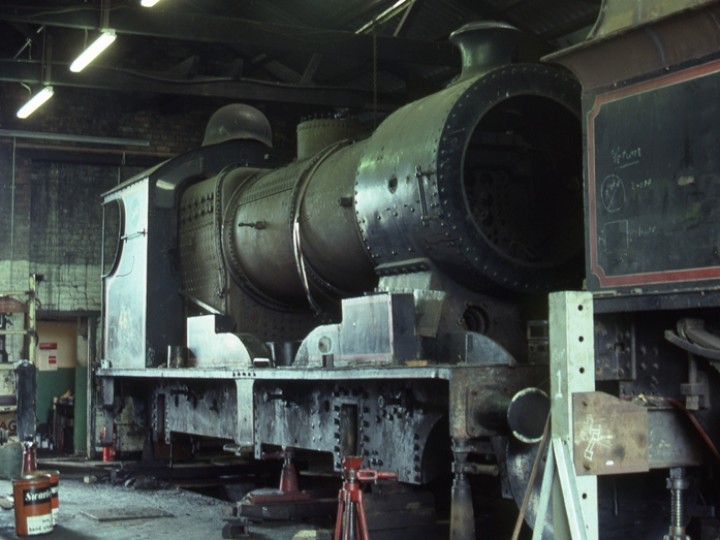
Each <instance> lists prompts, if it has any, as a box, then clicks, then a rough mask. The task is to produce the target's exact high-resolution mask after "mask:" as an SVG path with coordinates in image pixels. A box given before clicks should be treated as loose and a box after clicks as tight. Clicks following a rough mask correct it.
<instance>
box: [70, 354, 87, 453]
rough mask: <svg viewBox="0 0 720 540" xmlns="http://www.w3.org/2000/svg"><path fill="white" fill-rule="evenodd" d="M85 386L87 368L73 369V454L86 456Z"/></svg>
mask: <svg viewBox="0 0 720 540" xmlns="http://www.w3.org/2000/svg"><path fill="white" fill-rule="evenodd" d="M87 384H88V367H87V366H81V365H79V364H78V366H77V367H76V368H75V434H74V436H73V438H74V439H75V453H76V454H87V442H86V439H87V423H88V422H87Z"/></svg>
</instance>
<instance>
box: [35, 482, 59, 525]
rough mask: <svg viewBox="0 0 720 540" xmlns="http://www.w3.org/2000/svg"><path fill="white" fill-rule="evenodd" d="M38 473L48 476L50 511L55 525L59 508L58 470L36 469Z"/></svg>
mask: <svg viewBox="0 0 720 540" xmlns="http://www.w3.org/2000/svg"><path fill="white" fill-rule="evenodd" d="M37 472H38V473H39V474H47V475H49V476H50V495H51V498H50V510H51V513H52V524H53V526H54V525H57V522H58V512H59V510H60V497H59V495H60V471H37Z"/></svg>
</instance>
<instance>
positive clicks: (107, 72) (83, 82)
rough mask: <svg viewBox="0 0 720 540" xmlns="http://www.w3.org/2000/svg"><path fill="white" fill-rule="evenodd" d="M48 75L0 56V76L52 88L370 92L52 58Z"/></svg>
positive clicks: (342, 98)
mask: <svg viewBox="0 0 720 540" xmlns="http://www.w3.org/2000/svg"><path fill="white" fill-rule="evenodd" d="M53 67H56V69H53V70H52V75H51V76H50V77H49V78H47V79H45V80H44V81H41V77H40V72H41V70H40V64H39V63H38V62H35V61H16V60H0V81H5V82H22V83H25V84H40V83H41V82H43V83H45V84H51V85H53V86H55V87H62V86H66V87H75V88H90V89H97V90H111V91H122V92H142V93H147V92H151V93H160V94H172V95H182V96H201V97H216V98H229V99H241V100H243V101H264V102H281V103H301V104H305V105H325V106H330V107H335V106H337V107H363V106H365V105H366V104H368V103H370V102H371V100H372V95H371V93H370V92H364V91H360V90H352V89H346V88H333V87H328V86H312V85H308V86H303V85H291V84H278V83H272V82H267V83H266V82H262V81H254V80H243V79H232V78H219V77H218V78H206V79H197V80H192V79H190V80H189V79H187V78H184V77H179V76H176V75H173V74H170V73H163V74H151V73H144V72H135V71H129V70H119V69H113V68H106V67H103V66H100V65H93V66H92V69H88V70H87V72H85V71H84V72H82V73H72V72H70V71H69V70H67V69H66V68H67V66H66V65H65V64H57V63H55V64H54V65H53Z"/></svg>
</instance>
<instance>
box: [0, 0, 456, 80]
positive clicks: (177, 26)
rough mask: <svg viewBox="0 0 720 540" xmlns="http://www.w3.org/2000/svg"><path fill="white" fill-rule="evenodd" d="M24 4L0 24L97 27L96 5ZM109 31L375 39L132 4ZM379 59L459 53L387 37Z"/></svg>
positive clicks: (280, 41) (354, 45) (359, 54)
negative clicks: (4, 22) (62, 7)
mask: <svg viewBox="0 0 720 540" xmlns="http://www.w3.org/2000/svg"><path fill="white" fill-rule="evenodd" d="M44 4H45V5H43V2H35V1H26V2H24V3H23V4H22V7H19V6H12V7H3V6H0V20H5V21H9V22H14V23H25V24H33V25H38V26H40V25H45V26H48V27H53V26H57V27H64V28H77V29H80V30H97V29H98V26H99V24H100V20H99V16H98V11H97V8H96V7H95V6H89V5H87V4H77V5H76V6H72V5H70V6H66V8H65V9H58V10H54V11H53V10H48V9H47V3H46V2H45V3H44ZM108 24H109V27H110V28H112V29H114V30H115V31H116V32H117V33H118V34H120V35H122V34H135V35H142V36H152V37H158V38H163V39H177V40H181V41H198V42H205V43H219V44H225V45H236V46H242V45H248V44H252V45H253V46H255V47H259V48H260V49H262V50H264V51H266V52H270V51H301V52H309V53H320V54H323V55H328V56H335V57H337V56H347V57H354V58H363V59H370V58H372V56H373V36H372V35H368V34H355V33H353V32H343V31H337V30H325V29H319V28H311V27H302V26H288V25H279V24H270V23H261V22H256V21H251V20H247V19H237V18H230V17H224V16H215V15H206V14H202V15H201V14H197V13H187V12H184V11H180V10H173V9H167V8H165V9H164V8H162V7H157V8H154V9H152V10H149V9H143V8H137V7H132V6H127V5H125V6H120V7H118V8H117V9H115V8H114V9H113V10H112V12H111V13H110V18H109V21H108ZM376 39H377V57H378V59H382V60H392V61H396V62H406V63H413V64H423V65H441V66H448V65H450V66H456V65H458V64H459V54H458V52H457V51H456V50H455V49H454V47H452V46H451V45H450V44H449V43H446V42H442V43H436V42H432V41H420V40H414V39H405V38H397V37H388V36H376Z"/></svg>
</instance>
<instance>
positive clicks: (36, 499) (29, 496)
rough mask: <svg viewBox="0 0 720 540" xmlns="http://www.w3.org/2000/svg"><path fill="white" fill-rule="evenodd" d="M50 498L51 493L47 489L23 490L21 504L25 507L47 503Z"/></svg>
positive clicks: (32, 488) (33, 488)
mask: <svg viewBox="0 0 720 540" xmlns="http://www.w3.org/2000/svg"><path fill="white" fill-rule="evenodd" d="M51 498H52V492H51V491H50V488H49V487H45V488H36V487H31V488H30V489H24V490H23V504H24V505H25V506H28V505H33V504H42V503H46V502H48V501H49V500H50V499H51Z"/></svg>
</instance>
